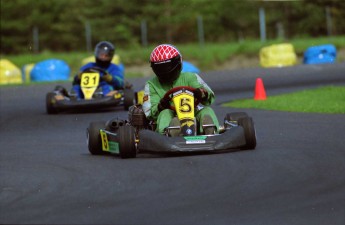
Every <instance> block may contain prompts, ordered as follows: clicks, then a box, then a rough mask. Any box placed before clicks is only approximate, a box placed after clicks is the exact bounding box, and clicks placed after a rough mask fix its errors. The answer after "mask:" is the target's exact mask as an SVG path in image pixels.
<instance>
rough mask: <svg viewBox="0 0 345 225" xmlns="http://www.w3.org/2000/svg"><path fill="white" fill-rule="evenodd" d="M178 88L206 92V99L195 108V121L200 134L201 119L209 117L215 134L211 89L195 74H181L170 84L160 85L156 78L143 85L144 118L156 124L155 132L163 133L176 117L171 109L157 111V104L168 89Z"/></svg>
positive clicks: (215, 117)
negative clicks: (198, 89) (197, 89)
mask: <svg viewBox="0 0 345 225" xmlns="http://www.w3.org/2000/svg"><path fill="white" fill-rule="evenodd" d="M178 86H189V87H193V88H204V89H206V90H207V92H208V97H207V99H205V100H204V101H202V102H201V104H202V105H200V104H199V105H198V106H197V107H196V109H195V110H196V113H195V116H196V120H197V124H198V131H199V133H202V118H204V116H205V115H209V116H210V117H211V119H212V120H213V123H214V124H215V125H216V129H217V132H218V131H219V122H218V119H217V116H216V114H215V113H214V111H213V109H212V108H211V107H210V105H211V104H212V103H213V102H214V100H215V96H214V92H213V91H212V90H211V88H210V87H209V86H208V85H207V84H206V83H205V82H204V81H203V80H202V79H201V77H200V76H199V75H198V74H196V73H190V72H186V73H181V74H180V75H179V77H178V78H177V79H176V80H175V81H174V82H173V83H170V84H163V83H160V82H159V80H158V77H154V78H152V79H150V80H148V81H147V82H146V84H145V90H144V99H143V110H144V113H145V115H146V118H147V119H149V120H153V121H155V122H156V123H157V129H156V131H157V132H159V133H164V129H165V128H166V127H168V126H169V124H170V121H171V120H172V119H173V117H175V116H176V113H175V112H174V111H172V110H171V109H164V110H162V111H159V110H158V104H159V101H160V100H161V98H163V97H164V95H165V93H166V92H167V91H169V90H170V89H172V88H174V87H178Z"/></svg>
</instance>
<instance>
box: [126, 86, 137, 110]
mask: <svg viewBox="0 0 345 225" xmlns="http://www.w3.org/2000/svg"><path fill="white" fill-rule="evenodd" d="M123 95H124V100H123V105H124V107H125V110H128V109H129V107H131V106H132V105H134V99H135V94H134V91H133V90H132V89H126V88H125V89H124V90H123Z"/></svg>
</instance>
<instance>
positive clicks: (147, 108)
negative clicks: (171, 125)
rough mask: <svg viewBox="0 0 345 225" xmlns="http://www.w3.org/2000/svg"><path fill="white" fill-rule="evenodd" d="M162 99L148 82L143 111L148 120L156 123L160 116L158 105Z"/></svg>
mask: <svg viewBox="0 0 345 225" xmlns="http://www.w3.org/2000/svg"><path fill="white" fill-rule="evenodd" d="M159 101H160V97H159V95H158V93H157V92H156V90H155V88H154V86H153V84H152V83H150V81H148V82H146V84H145V89H144V99H143V110H144V113H145V115H146V118H147V119H149V120H154V121H156V120H157V118H158V115H159V109H158V104H159Z"/></svg>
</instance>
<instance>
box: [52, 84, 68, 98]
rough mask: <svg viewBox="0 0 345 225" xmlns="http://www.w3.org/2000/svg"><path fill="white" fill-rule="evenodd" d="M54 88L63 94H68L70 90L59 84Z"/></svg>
mask: <svg viewBox="0 0 345 225" xmlns="http://www.w3.org/2000/svg"><path fill="white" fill-rule="evenodd" d="M54 90H55V91H57V92H59V93H61V94H62V95H63V96H68V92H67V90H66V88H64V87H63V86H61V85H57V86H56V87H55V89H54Z"/></svg>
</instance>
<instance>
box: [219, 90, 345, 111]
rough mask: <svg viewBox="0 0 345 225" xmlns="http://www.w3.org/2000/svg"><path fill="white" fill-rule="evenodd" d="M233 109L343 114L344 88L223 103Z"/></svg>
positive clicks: (344, 103)
mask: <svg viewBox="0 0 345 225" xmlns="http://www.w3.org/2000/svg"><path fill="white" fill-rule="evenodd" d="M223 106H228V107H234V108H254V109H264V110H277V111H288V112H305V113H326V114H345V86H324V87H320V88H315V89H310V90H304V91H298V92H294V93H289V94H283V95H277V96H268V97H267V99H266V100H261V101H258V100H254V99H240V100H235V101H231V102H228V103H224V104H223Z"/></svg>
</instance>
